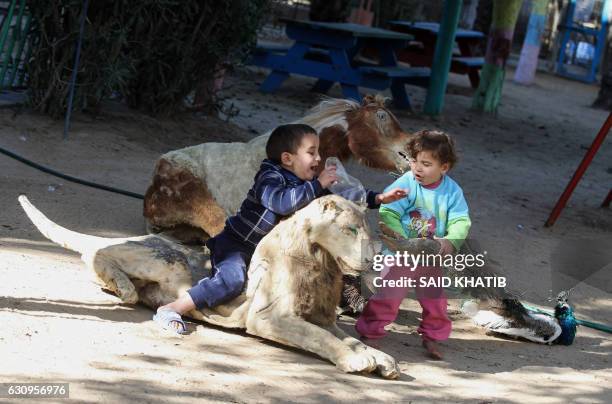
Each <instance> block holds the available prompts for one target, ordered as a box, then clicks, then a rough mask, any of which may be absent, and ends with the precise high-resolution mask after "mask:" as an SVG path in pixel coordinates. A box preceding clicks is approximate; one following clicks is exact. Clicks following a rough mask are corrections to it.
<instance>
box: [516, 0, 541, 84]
mask: <svg viewBox="0 0 612 404" xmlns="http://www.w3.org/2000/svg"><path fill="white" fill-rule="evenodd" d="M547 6H548V0H533V1H532V8H531V14H530V16H529V24H528V25H527V34H526V35H525V40H524V41H523V48H522V49H521V57H520V59H519V63H518V66H517V67H516V71H515V72H514V81H515V82H516V83H519V84H531V83H533V80H534V79H535V73H536V70H537V68H538V56H539V54H540V44H541V38H542V33H543V32H544V26H545V25H546V9H547Z"/></svg>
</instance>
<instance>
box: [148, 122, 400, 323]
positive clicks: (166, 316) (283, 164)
mask: <svg viewBox="0 0 612 404" xmlns="http://www.w3.org/2000/svg"><path fill="white" fill-rule="evenodd" d="M266 155H267V157H268V158H267V159H265V160H264V161H263V162H262V163H261V166H260V169H259V171H258V172H257V174H256V175H255V183H254V185H253V187H252V188H251V189H250V190H249V192H248V194H247V197H246V199H245V200H244V202H242V205H241V207H240V210H239V211H238V213H237V214H236V215H234V216H232V217H230V218H228V219H227V221H226V224H225V228H224V229H223V231H222V232H221V233H219V234H218V235H217V236H215V237H213V238H211V239H209V240H208V242H207V243H206V245H207V247H208V248H209V249H210V259H211V263H212V268H213V272H212V273H213V275H212V276H211V277H210V278H204V279H202V280H200V281H199V282H198V283H197V284H196V285H195V286H193V287H192V288H191V289H189V290H188V291H187V293H186V294H185V295H183V296H181V297H179V298H178V299H177V300H175V301H174V302H172V303H169V304H167V305H164V306H161V307H160V308H158V309H157V313H156V314H155V315H154V316H153V320H154V321H155V322H157V323H158V324H160V325H161V326H162V327H163V328H166V329H171V330H174V331H176V332H177V333H179V334H185V333H186V331H187V328H186V325H185V323H184V322H183V320H182V318H181V315H182V314H184V313H186V312H188V311H190V310H193V309H196V308H198V309H200V308H203V307H214V306H216V305H218V304H221V303H225V302H227V301H229V300H231V299H233V298H235V297H236V296H238V295H239V294H240V293H241V292H242V289H243V287H244V284H245V282H246V276H247V269H248V266H249V262H250V260H251V257H252V255H253V253H254V251H255V247H256V246H257V244H258V243H259V241H260V240H261V239H262V238H263V237H264V236H265V235H266V234H268V233H269V232H270V231H271V230H272V229H273V228H274V226H275V225H276V224H277V223H278V222H279V221H280V220H281V219H282V218H283V217H286V216H288V215H291V214H292V213H293V212H295V211H297V210H298V209H300V208H302V207H304V206H306V205H307V204H308V203H309V202H311V201H312V200H313V199H315V198H318V197H320V196H323V195H325V194H326V193H329V192H328V191H327V188H328V187H329V186H330V185H331V184H332V183H334V182H335V181H337V177H336V173H335V170H336V169H335V167H329V168H327V169H325V170H323V171H322V172H321V174H320V175H319V177H318V178H315V176H316V172H317V167H318V165H319V162H320V161H321V157H320V156H319V137H318V135H317V132H316V131H315V130H314V129H313V128H311V127H310V126H308V125H303V124H289V125H282V126H279V127H277V128H276V129H275V130H274V131H273V132H272V134H271V135H270V138H269V139H268V142H267V144H266ZM404 196H406V193H405V192H404V191H402V190H400V189H393V190H390V191H388V192H385V193H384V194H378V193H375V192H372V191H369V192H368V195H367V202H368V206H369V207H371V208H377V207H378V206H379V205H380V203H390V202H393V201H396V200H398V199H399V198H403V197H404Z"/></svg>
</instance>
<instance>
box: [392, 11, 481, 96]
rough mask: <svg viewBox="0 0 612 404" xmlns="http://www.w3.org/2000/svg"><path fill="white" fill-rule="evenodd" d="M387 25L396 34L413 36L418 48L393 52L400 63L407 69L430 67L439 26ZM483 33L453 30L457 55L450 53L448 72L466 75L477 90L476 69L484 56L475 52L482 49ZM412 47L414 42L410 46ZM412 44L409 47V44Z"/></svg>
mask: <svg viewBox="0 0 612 404" xmlns="http://www.w3.org/2000/svg"><path fill="white" fill-rule="evenodd" d="M388 24H389V26H390V27H391V29H392V30H394V31H396V32H401V33H406V34H411V35H414V37H415V39H416V41H417V42H418V43H419V44H420V45H418V46H408V47H406V48H405V49H402V50H400V51H398V52H397V57H398V59H399V60H400V61H402V62H406V63H409V64H410V65H411V66H428V67H430V66H432V64H433V63H434V59H435V58H434V50H435V48H436V42H437V40H438V35H439V32H440V24H439V23H437V22H424V21H417V22H412V21H388ZM485 39H486V36H485V34H483V33H482V32H479V31H472V30H467V29H457V30H456V31H455V43H456V44H457V48H458V52H455V54H453V56H452V59H451V65H450V71H451V72H453V73H458V74H467V75H468V77H469V78H470V84H471V85H472V88H478V84H479V82H480V75H479V70H480V69H481V68H482V66H483V65H484V57H483V56H482V54H479V50H480V49H482V48H484V46H483V44H484V41H485ZM413 44H414V43H413ZM411 45H412V44H411Z"/></svg>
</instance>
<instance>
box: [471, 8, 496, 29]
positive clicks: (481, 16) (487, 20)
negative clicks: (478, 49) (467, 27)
mask: <svg viewBox="0 0 612 404" xmlns="http://www.w3.org/2000/svg"><path fill="white" fill-rule="evenodd" d="M492 15H493V0H480V1H479V2H478V7H476V21H474V30H476V31H480V32H487V31H489V28H490V27H491V18H492Z"/></svg>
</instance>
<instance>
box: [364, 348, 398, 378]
mask: <svg viewBox="0 0 612 404" xmlns="http://www.w3.org/2000/svg"><path fill="white" fill-rule="evenodd" d="M366 352H368V353H370V355H372V356H373V357H374V359H375V360H376V371H377V372H378V373H379V374H380V375H381V376H382V377H384V378H385V379H397V378H398V377H399V376H400V369H399V366H398V364H397V362H396V361H395V358H394V357H393V356H391V355H389V354H386V353H384V352H382V351H379V350H378V349H374V348H368V349H367V350H366Z"/></svg>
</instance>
